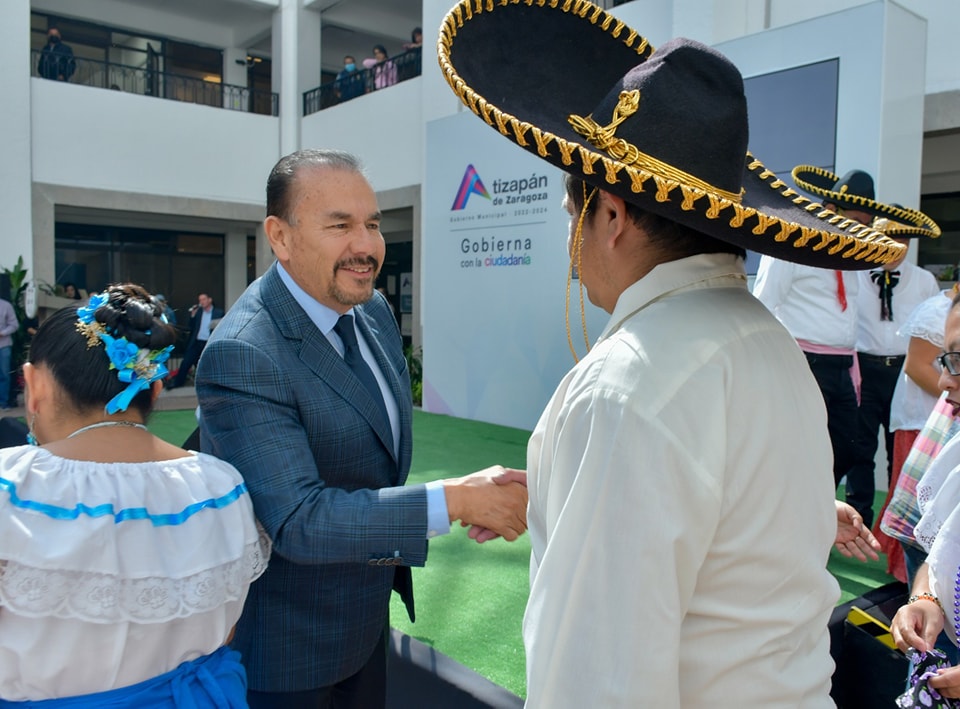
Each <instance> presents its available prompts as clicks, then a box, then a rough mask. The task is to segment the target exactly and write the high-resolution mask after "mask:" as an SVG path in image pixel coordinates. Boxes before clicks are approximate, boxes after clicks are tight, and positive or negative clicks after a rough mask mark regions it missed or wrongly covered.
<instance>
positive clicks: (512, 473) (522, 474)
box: [460, 468, 527, 544]
mask: <svg viewBox="0 0 960 709" xmlns="http://www.w3.org/2000/svg"><path fill="white" fill-rule="evenodd" d="M503 471H504V472H503V473H501V474H500V475H498V476H497V477H495V478H494V481H495V482H496V483H497V484H498V485H506V484H507V483H520V484H521V485H523V486H524V487H526V485H527V471H526V470H517V469H516V468H504V469H503ZM460 526H461V527H466V526H468V524H467V523H466V522H461V523H460ZM467 536H468V537H470V538H471V539H473V540H474V541H476V542H477V544H483V543H484V542H489V541H490V540H491V539H496V538H497V537H499V536H500V535H499V534H497V533H496V532H492V531H490V530H489V529H486V528H484V527H479V526H477V525H472V526H470V531H469V532H467Z"/></svg>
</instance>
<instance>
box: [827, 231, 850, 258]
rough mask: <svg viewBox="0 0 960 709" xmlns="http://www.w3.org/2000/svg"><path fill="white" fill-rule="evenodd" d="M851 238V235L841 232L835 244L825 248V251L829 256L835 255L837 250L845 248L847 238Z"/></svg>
mask: <svg viewBox="0 0 960 709" xmlns="http://www.w3.org/2000/svg"><path fill="white" fill-rule="evenodd" d="M852 238H853V237H852V236H847V235H846V234H841V235H840V238H839V239H838V240H837V243H836V245H834V246H833V247H831V248H829V249H827V253H828V254H830V255H831V256H835V255H836V254H837V252H839V251H842V250H843V249H845V248H846V247H847V241H848V240H849V239H852Z"/></svg>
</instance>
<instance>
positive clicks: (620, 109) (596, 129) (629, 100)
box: [567, 89, 640, 160]
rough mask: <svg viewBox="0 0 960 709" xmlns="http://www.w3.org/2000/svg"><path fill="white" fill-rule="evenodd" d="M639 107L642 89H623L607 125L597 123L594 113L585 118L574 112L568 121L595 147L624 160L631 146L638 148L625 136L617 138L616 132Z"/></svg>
mask: <svg viewBox="0 0 960 709" xmlns="http://www.w3.org/2000/svg"><path fill="white" fill-rule="evenodd" d="M638 108H640V91H638V90H637V89H633V90H632V91H621V92H620V97H619V98H618V100H617V105H616V106H615V107H614V109H613V116H612V117H611V118H610V123H609V124H607V125H606V126H601V125H600V124H599V123H597V122H596V121H595V120H594V118H593V116H592V115H591V116H587V117H586V118H583V117H582V116H577V115H575V114H573V115H570V116H569V117H568V118H567V122H569V123H570V126H571V127H572V128H573V129H574V130H575V131H576V132H577V133H579V134H580V135H582V136H583V137H584V138H586V139H587V140H588V141H590V143H592V144H593V145H594V146H595V147H597V148H599V149H600V150H605V151H606V152H608V153H609V154H610V155H611V156H613V157H614V158H616V159H617V160H622V159H623V158H624V157H626V156H627V154H628V153H629V152H630V148H633V150H634V151H637V149H636V148H634V147H633V146H632V145H630V144H629V143H628V142H627V141H625V140H624V139H623V138H617V137H616V136H615V134H616V132H617V128H618V127H619V126H620V124H621V123H623V122H624V121H625V120H627V118H629V117H630V116H632V115H633V114H634V113H636V112H637V109H638ZM637 152H639V151H637Z"/></svg>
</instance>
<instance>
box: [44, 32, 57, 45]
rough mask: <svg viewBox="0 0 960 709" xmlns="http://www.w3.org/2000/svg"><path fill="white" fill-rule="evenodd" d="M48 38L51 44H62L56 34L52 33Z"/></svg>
mask: <svg viewBox="0 0 960 709" xmlns="http://www.w3.org/2000/svg"><path fill="white" fill-rule="evenodd" d="M47 39H48V40H49V41H50V44H60V38H59V37H57V35H55V34H52V35H50V36H49V37H47Z"/></svg>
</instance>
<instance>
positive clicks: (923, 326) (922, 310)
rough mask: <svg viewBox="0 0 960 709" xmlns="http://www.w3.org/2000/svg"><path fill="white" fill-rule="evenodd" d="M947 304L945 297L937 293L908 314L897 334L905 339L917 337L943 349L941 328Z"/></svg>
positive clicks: (947, 307) (944, 320)
mask: <svg viewBox="0 0 960 709" xmlns="http://www.w3.org/2000/svg"><path fill="white" fill-rule="evenodd" d="M949 302H950V301H949V300H948V299H947V298H946V296H944V295H941V294H939V293H938V294H937V295H935V296H934V297H933V298H929V299H927V300H925V301H923V302H922V303H920V305H918V306H917V307H916V308H914V310H913V312H912V313H910V315H909V317H908V318H907V321H906V322H905V323H903V325H902V326H901V327H900V330H899V331H898V334H900V335H901V336H903V337H907V338H910V337H917V338H919V339H921V340H926V341H927V342H929V343H931V344H933V345H936V346H937V347H943V328H944V324H945V322H946V318H947V312H948V309H949Z"/></svg>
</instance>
